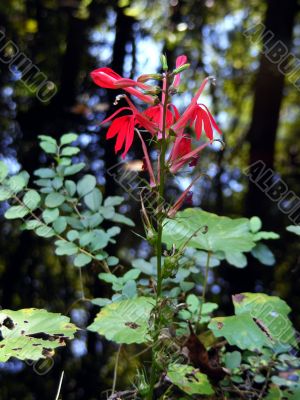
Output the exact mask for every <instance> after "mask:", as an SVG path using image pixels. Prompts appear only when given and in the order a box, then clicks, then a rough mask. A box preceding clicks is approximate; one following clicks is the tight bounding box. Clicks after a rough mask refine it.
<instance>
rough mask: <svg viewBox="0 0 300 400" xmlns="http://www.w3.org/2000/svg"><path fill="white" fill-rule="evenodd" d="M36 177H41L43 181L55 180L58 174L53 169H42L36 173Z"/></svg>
mask: <svg viewBox="0 0 300 400" xmlns="http://www.w3.org/2000/svg"><path fill="white" fill-rule="evenodd" d="M34 175H36V176H39V177H40V178H42V179H49V178H54V177H55V176H56V172H55V171H54V170H53V169H51V168H40V169H37V170H35V171H34Z"/></svg>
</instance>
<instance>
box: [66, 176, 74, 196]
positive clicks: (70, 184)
mask: <svg viewBox="0 0 300 400" xmlns="http://www.w3.org/2000/svg"><path fill="white" fill-rule="evenodd" d="M65 188H66V191H67V192H68V195H69V196H71V197H72V196H74V194H75V193H76V183H75V182H73V181H70V180H66V181H65Z"/></svg>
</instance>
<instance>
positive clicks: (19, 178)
mask: <svg viewBox="0 0 300 400" xmlns="http://www.w3.org/2000/svg"><path fill="white" fill-rule="evenodd" d="M28 181H29V175H28V173H27V172H25V171H22V172H20V173H19V174H17V175H15V176H12V177H11V178H10V179H9V180H8V181H7V186H8V189H10V190H11V191H12V192H13V193H18V192H20V191H21V190H23V189H24V188H25V187H26V186H27V184H28Z"/></svg>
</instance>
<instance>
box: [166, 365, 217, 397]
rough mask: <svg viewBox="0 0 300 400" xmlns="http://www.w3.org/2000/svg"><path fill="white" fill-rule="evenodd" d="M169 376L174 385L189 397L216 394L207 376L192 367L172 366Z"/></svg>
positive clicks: (170, 366)
mask: <svg viewBox="0 0 300 400" xmlns="http://www.w3.org/2000/svg"><path fill="white" fill-rule="evenodd" d="M167 376H168V378H169V379H170V381H171V382H172V383H173V384H174V385H176V386H178V387H179V388H180V389H181V390H182V391H184V392H185V393H187V394H189V395H194V394H198V395H201V394H206V395H209V394H213V393H214V390H213V388H212V386H211V384H210V382H209V380H208V378H207V376H206V375H205V374H202V373H201V372H200V371H199V370H198V369H196V368H194V367H192V366H190V365H184V364H177V363H173V364H170V365H169V368H168V372H167Z"/></svg>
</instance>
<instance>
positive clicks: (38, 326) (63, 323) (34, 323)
mask: <svg viewBox="0 0 300 400" xmlns="http://www.w3.org/2000/svg"><path fill="white" fill-rule="evenodd" d="M0 326H1V334H2V337H3V340H1V345H0V361H1V362H5V361H8V360H9V359H10V358H11V357H16V358H18V359H20V360H26V359H28V360H38V359H40V358H46V357H48V356H51V355H52V353H54V349H56V348H57V347H60V346H64V345H65V341H66V339H68V340H69V339H73V338H74V333H75V332H76V330H77V328H76V326H75V325H73V324H71V323H70V319H69V318H68V317H64V316H62V315H60V314H56V313H50V312H47V311H46V310H37V309H34V308H27V309H23V310H19V311H11V310H2V311H0Z"/></svg>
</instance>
